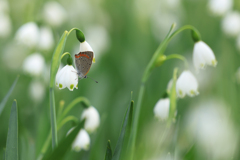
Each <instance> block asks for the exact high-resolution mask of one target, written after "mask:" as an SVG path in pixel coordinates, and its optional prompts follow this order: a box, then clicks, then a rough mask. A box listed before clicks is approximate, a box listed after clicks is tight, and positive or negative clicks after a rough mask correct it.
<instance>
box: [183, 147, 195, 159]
mask: <svg viewBox="0 0 240 160" xmlns="http://www.w3.org/2000/svg"><path fill="white" fill-rule="evenodd" d="M195 150H196V147H195V145H192V146H191V148H190V149H189V150H188V152H187V153H186V155H185V156H184V158H183V159H184V160H191V159H195V158H196V155H195Z"/></svg>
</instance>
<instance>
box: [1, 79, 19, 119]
mask: <svg viewBox="0 0 240 160" xmlns="http://www.w3.org/2000/svg"><path fill="white" fill-rule="evenodd" d="M18 78H19V76H17V78H16V79H15V81H14V82H13V84H12V87H11V88H10V89H9V91H8V93H7V94H6V96H5V97H4V98H3V100H2V102H1V103H0V115H1V113H2V111H3V109H4V107H5V105H6V103H7V100H8V98H9V96H10V95H11V93H12V91H13V89H14V87H15V86H16V84H17V81H18Z"/></svg>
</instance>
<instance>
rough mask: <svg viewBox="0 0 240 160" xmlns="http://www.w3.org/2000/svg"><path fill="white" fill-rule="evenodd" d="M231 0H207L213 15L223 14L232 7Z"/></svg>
mask: <svg viewBox="0 0 240 160" xmlns="http://www.w3.org/2000/svg"><path fill="white" fill-rule="evenodd" d="M232 6H233V0H209V1H208V8H209V10H210V12H211V13H212V14H213V15H215V16H223V15H225V14H226V13H227V12H228V11H230V10H231V9H232Z"/></svg>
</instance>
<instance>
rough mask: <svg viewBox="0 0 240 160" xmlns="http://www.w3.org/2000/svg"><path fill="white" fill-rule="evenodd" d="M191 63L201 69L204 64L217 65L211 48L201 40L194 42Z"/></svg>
mask: <svg viewBox="0 0 240 160" xmlns="http://www.w3.org/2000/svg"><path fill="white" fill-rule="evenodd" d="M193 64H194V67H195V68H196V69H200V68H201V69H203V68H204V67H205V65H206V64H207V65H211V66H214V67H215V66H216V65H217V60H216V58H215V55H214V53H213V51H212V49H211V48H210V47H209V46H208V45H207V44H206V43H204V42H203V41H198V42H196V43H195V44H194V48H193Z"/></svg>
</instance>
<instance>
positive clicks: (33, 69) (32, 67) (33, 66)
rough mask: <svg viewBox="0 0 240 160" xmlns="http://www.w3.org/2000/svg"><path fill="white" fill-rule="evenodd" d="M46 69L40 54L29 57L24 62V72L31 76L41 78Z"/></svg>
mask: <svg viewBox="0 0 240 160" xmlns="http://www.w3.org/2000/svg"><path fill="white" fill-rule="evenodd" d="M44 67H45V60H44V58H43V56H42V55H41V54H40V53H34V54H31V55H30V56H28V57H27V58H26V59H25V60H24V62H23V71H24V72H25V73H27V74H30V75H31V76H40V75H41V74H42V73H43V71H44Z"/></svg>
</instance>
